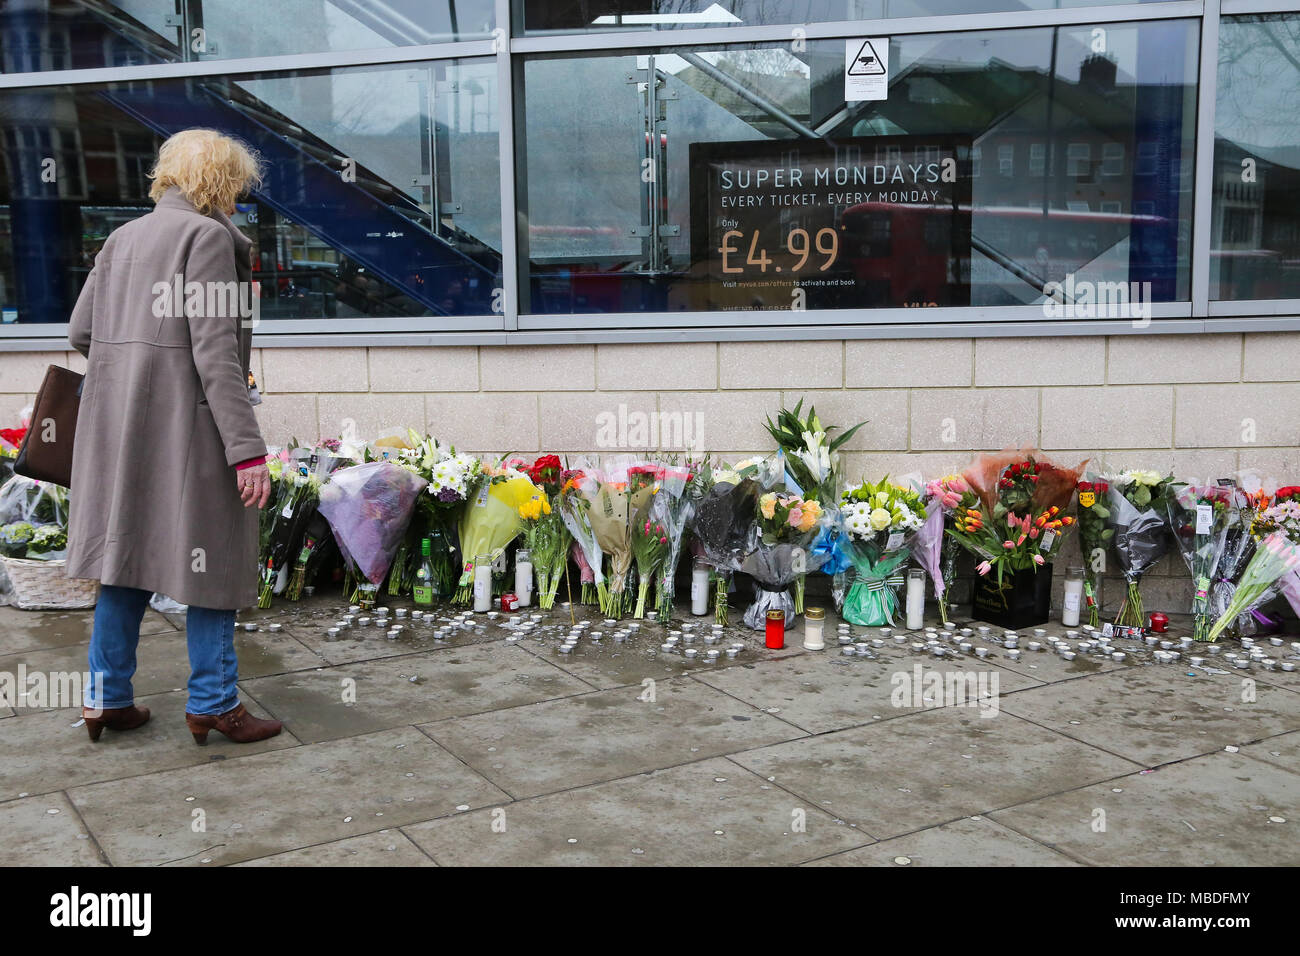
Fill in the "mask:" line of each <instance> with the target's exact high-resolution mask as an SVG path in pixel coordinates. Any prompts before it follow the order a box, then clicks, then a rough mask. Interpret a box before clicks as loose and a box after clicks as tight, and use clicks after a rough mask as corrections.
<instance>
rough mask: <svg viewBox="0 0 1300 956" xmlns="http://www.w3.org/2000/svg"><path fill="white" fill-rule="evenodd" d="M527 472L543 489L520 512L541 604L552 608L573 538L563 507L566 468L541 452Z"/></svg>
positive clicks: (540, 605) (547, 608) (539, 603)
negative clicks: (560, 507)
mask: <svg viewBox="0 0 1300 956" xmlns="http://www.w3.org/2000/svg"><path fill="white" fill-rule="evenodd" d="M527 472H528V476H529V478H530V479H531V481H532V482H533V484H534V485H536V486H537V488H538V489H539V490H540V493H539V494H537V495H534V496H533V497H531V498H529V499H528V500H527V501H525V502H524V503H523V505H521V506H520V509H519V516H520V518H522V519H523V522H524V540H525V541H526V542H527V547H528V550H529V553H530V554H531V555H532V559H533V573H534V574H535V575H536V578H537V606H538V607H539V608H541V609H542V610H543V611H549V610H550V609H551V608H553V607H554V606H555V593H556V591H557V590H558V589H559V586H560V578H561V577H563V575H564V572H565V570H566V568H567V567H568V562H569V545H570V544H571V543H572V542H573V536H572V535H570V534H569V529H568V528H566V527H565V525H564V518H563V517H562V516H561V514H560V511H559V497H560V489H561V488H562V487H563V480H564V478H563V476H564V474H565V472H564V469H563V467H562V466H561V464H560V459H559V458H558V457H557V456H555V455H543V456H541V457H540V458H538V459H537V460H536V461H534V462H533V463H532V465H531V466H529V467H528V469H527Z"/></svg>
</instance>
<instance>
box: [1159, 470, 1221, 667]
mask: <svg viewBox="0 0 1300 956" xmlns="http://www.w3.org/2000/svg"><path fill="white" fill-rule="evenodd" d="M1228 498H1229V490H1228V489H1226V488H1224V487H1222V486H1216V485H1208V486H1207V485H1192V484H1182V483H1177V484H1174V485H1173V486H1171V488H1170V490H1169V494H1168V496H1166V498H1165V509H1166V513H1167V515H1168V518H1169V529H1170V530H1171V531H1172V532H1173V536H1174V541H1175V543H1176V544H1177V545H1178V550H1179V552H1180V553H1181V554H1182V556H1183V561H1184V562H1185V563H1186V564H1187V570H1189V571H1190V572H1191V573H1192V585H1193V596H1192V636H1193V638H1194V639H1195V640H1198V641H1204V640H1206V638H1207V637H1208V635H1209V631H1210V586H1211V584H1212V583H1213V582H1214V577H1215V574H1216V573H1217V571H1218V567H1219V559H1220V558H1221V557H1222V556H1223V548H1224V545H1225V543H1226V541H1227V537H1228V522H1229V517H1230V512H1229V509H1228Z"/></svg>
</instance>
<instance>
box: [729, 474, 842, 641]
mask: <svg viewBox="0 0 1300 956" xmlns="http://www.w3.org/2000/svg"><path fill="white" fill-rule="evenodd" d="M821 518H822V509H821V505H820V504H819V503H818V502H817V500H816V499H812V500H806V499H804V498H801V497H799V495H797V494H793V493H791V492H783V491H775V490H773V491H768V492H766V493H764V494H762V495H760V496H759V499H758V521H757V522H756V523H755V524H754V525H753V528H754V531H753V540H752V543H751V545H750V547H749V549H748V553H747V554H746V555H745V557H744V559H743V560H742V561H741V564H740V570H741V571H744V572H745V573H746V574H748V575H749V576H750V577H751V578H753V579H754V603H753V604H751V605H750V606H749V608H748V609H747V610H746V611H745V617H744V621H745V623H746V624H747V625H749V626H750V627H751V628H753V629H754V630H756V631H761V630H763V628H765V627H766V626H767V614H768V612H769V611H778V610H779V611H782V612H784V614H785V627H786V629H787V630H789V629H790V628H791V627H793V626H794V617H795V614H796V613H797V611H796V608H795V602H794V599H793V598H792V597H791V596H790V593H789V591H788V590H786V589H787V588H789V586H790V585H791V584H793V583H794V582H795V580H796V579H798V578H801V577H802V576H803V575H806V574H807V573H808V572H809V571H814V570H816V569H817V565H816V564H813V563H811V562H813V561H814V560H815V557H814V556H813V555H812V554H810V552H809V547H810V546H811V544H812V542H813V539H814V538H815V537H816V534H817V528H818V524H819V522H820V521H821Z"/></svg>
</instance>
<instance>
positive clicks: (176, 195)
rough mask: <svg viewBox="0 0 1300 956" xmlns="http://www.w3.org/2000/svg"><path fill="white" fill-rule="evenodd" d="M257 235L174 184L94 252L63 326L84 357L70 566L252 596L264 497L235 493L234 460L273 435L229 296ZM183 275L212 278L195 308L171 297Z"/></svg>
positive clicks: (132, 580) (214, 595) (143, 582)
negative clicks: (264, 426)
mask: <svg viewBox="0 0 1300 956" xmlns="http://www.w3.org/2000/svg"><path fill="white" fill-rule="evenodd" d="M250 245H251V243H250V241H249V240H248V238H247V237H245V236H244V235H243V234H242V233H241V232H240V231H239V230H238V229H237V228H235V226H234V224H233V223H231V221H230V220H229V218H228V217H226V216H225V215H224V214H222V213H221V212H213V213H211V214H210V215H202V214H200V213H199V212H198V210H197V209H195V208H194V206H193V205H192V204H191V203H190V202H189V200H187V199H186V198H185V196H184V195H183V194H182V193H181V192H180V190H178V189H176V188H175V187H173V188H171V189H169V190H168V191H167V192H166V193H165V194H164V195H163V196H162V198H161V199H159V200H158V204H157V206H156V208H155V209H154V210H153V211H152V212H150V213H149V214H147V215H145V216H142V217H140V218H139V219H136V220H134V221H132V222H129V223H127V224H125V225H123V226H121V227H120V228H119V229H117V230H116V231H115V232H113V233H112V234H111V235H110V236H109V237H108V239H107V241H106V242H105V243H104V247H103V249H102V250H101V251H100V253H99V255H98V256H97V257H96V258H95V265H94V268H93V269H92V270H91V272H90V276H89V278H88V279H87V281H86V285H85V288H83V289H82V291H81V297H80V298H79V299H78V300H77V304H76V307H75V308H74V310H73V313H72V317H71V320H70V333H69V336H68V337H69V341H70V342H71V343H72V346H73V348H75V349H76V350H77V351H78V352H80V353H81V354H82V355H84V356H86V358H87V370H86V379H85V383H84V386H83V389H82V396H81V410H80V412H79V414H78V419H77V435H76V441H75V444H74V446H73V455H72V489H71V515H70V523H69V527H68V574H69V575H70V576H72V577H77V578H94V579H98V580H99V581H101V582H103V583H104V584H110V585H119V586H123V587H134V588H142V589H144V590H146V591H157V592H159V593H162V594H166V595H168V596H170V597H172V598H175V599H176V600H177V601H180V602H181V603H183V604H192V605H195V606H197V607H205V608H217V609H227V610H229V609H235V608H241V607H247V606H249V605H251V604H253V603H254V602H255V601H256V598H257V509H256V508H245V507H244V505H243V503H242V502H241V500H240V496H239V492H238V489H237V487H236V481H235V478H236V473H235V467H234V466H235V465H236V464H239V463H241V462H244V461H247V460H249V459H252V458H256V457H258V456H261V455H264V454H266V445H265V444H264V443H263V441H262V435H261V432H260V430H259V429H258V425H257V419H256V417H255V416H254V414H253V406H252V403H251V401H250V399H249V391H248V362H249V355H250V350H251V347H252V329H251V328H250V327H248V326H250V325H251V323H250V322H249V321H247V320H246V319H243V318H241V316H240V310H239V308H238V307H237V302H238V299H236V300H235V302H236V306H235V307H233V308H232V307H231V302H230V299H229V297H228V296H229V290H232V289H234V288H236V287H235V286H232V285H230V283H249V282H250V281H251V278H252V271H251V263H250V260H249V247H250ZM177 275H180V276H182V277H183V279H182V280H181V285H180V288H181V289H182V290H184V289H185V287H186V284H188V283H193V282H198V283H201V286H199V287H198V288H202V289H205V290H215V291H207V292H205V294H204V295H203V296H202V297H201V298H200V297H198V296H193V295H191V296H189V297H188V301H189V305H190V307H189V308H187V307H186V306H187V298H186V297H182V298H181V299H180V300H179V301H177V300H176V299H175V297H174V296H173V295H172V294H171V292H172V291H173V290H174V289H175V288H177V280H176V278H175V277H176V276H177ZM213 283H220V284H221V285H220V286H215V285H211V284H213ZM163 286H167V287H169V288H168V291H166V292H164V291H162V289H163ZM239 288H251V287H248V286H240V287H239ZM244 295H245V297H246V298H245V302H247V301H248V299H247V296H248V295H249V293H247V292H245V293H244Z"/></svg>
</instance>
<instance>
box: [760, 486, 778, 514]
mask: <svg viewBox="0 0 1300 956" xmlns="http://www.w3.org/2000/svg"><path fill="white" fill-rule="evenodd" d="M758 507H759V510H760V511H762V512H763V517H764V518H767V519H768V520H769V521H770V520H772V515H774V514H776V495H774V494H772V492H770V491H769V492H768V493H767V494H765V495H764V496H763V497H761V498H759V499H758Z"/></svg>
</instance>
